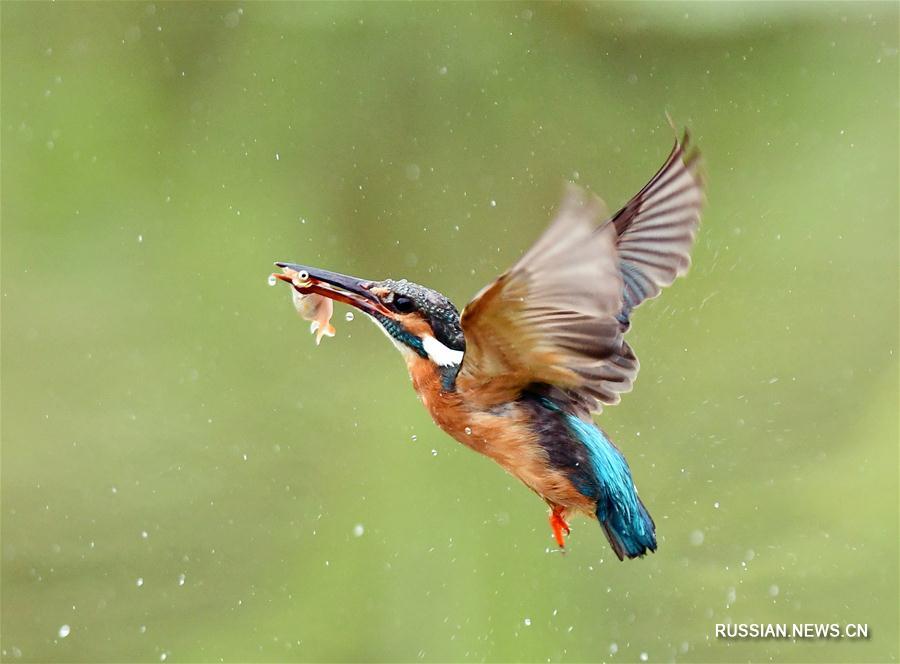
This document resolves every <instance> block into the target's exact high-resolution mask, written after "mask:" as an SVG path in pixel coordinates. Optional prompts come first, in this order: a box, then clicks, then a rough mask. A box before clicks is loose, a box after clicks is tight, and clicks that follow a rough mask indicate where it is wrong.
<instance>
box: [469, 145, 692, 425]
mask: <svg viewBox="0 0 900 664" xmlns="http://www.w3.org/2000/svg"><path fill="white" fill-rule="evenodd" d="M687 143H688V135H687V133H685V137H684V140H683V141H678V140H676V141H675V146H674V147H673V148H672V151H671V153H670V154H669V156H668V158H667V159H666V161H665V163H664V164H663V166H662V167H661V168H660V169H659V171H658V172H657V173H656V175H654V176H653V178H651V180H650V181H649V182H648V183H647V184H646V185H645V186H644V188H643V189H641V190H640V191H639V192H638V193H637V194H635V196H634V197H632V199H631V200H630V201H628V203H627V204H626V205H625V206H624V207H623V208H622V209H621V210H619V211H618V212H617V213H616V214H614V215H613V216H612V217H610V218H609V219H607V220H606V222H605V223H603V224H602V225H601V226H600V227H599V228H598V227H597V226H596V223H597V221H598V220H599V219H602V218H603V214H604V213H603V204H602V202H601V201H600V200H599V199H597V198H595V197H592V198H590V199H587V198H586V197H585V194H584V192H583V191H582V190H581V189H579V188H578V187H575V186H570V188H569V189H568V191H567V193H566V196H565V198H564V199H563V203H562V206H561V208H560V211H559V213H558V214H557V216H556V218H555V219H554V221H553V223H552V224H551V225H550V227H549V228H548V229H547V230H546V231H545V232H544V234H543V235H542V236H541V237H540V238H539V239H538V241H537V242H535V244H534V246H532V247H531V249H530V250H529V251H528V252H527V253H526V254H525V255H524V256H523V257H522V258H521V259H520V260H519V261H518V262H517V263H516V264H515V265H514V266H513V267H512V268H510V269H509V270H508V271H507V272H505V273H504V274H502V275H501V276H500V277H499V278H498V279H497V280H496V281H494V282H493V283H492V284H490V285H488V286H487V287H485V288H484V289H483V290H482V291H481V292H480V293H479V294H478V295H476V296H475V298H474V299H473V300H472V301H471V302H470V303H469V304H468V306H466V308H465V309H464V310H463V313H462V319H461V325H462V328H463V334H464V335H465V338H466V352H465V355H464V357H463V362H462V366H461V367H460V371H459V374H458V377H457V384H458V385H459V386H460V387H462V388H463V389H466V388H475V389H473V392H472V393H473V394H476V393H477V394H479V395H480V398H482V399H483V400H484V401H485V402H486V403H502V402H504V401H508V400H510V399H515V398H516V397H517V396H518V395H519V394H520V393H521V391H522V390H523V389H526V388H528V389H530V390H535V391H537V392H538V393H541V394H544V395H546V396H549V397H551V398H553V399H556V400H558V401H565V402H568V403H569V404H570V406H571V407H572V409H573V410H574V411H575V412H576V413H577V414H578V415H579V416H581V417H583V418H586V419H588V418H589V417H590V413H591V412H597V411H599V410H601V408H602V405H603V404H616V403H618V402H619V400H620V395H621V393H623V392H628V391H629V390H630V389H631V387H632V385H633V383H634V379H635V377H636V376H637V373H638V369H639V368H640V364H639V362H638V359H637V357H636V356H635V354H634V352H633V351H632V350H631V347H630V346H629V345H628V343H627V342H625V340H624V339H623V335H624V333H625V332H626V331H627V330H628V327H629V320H628V315H629V313H630V312H631V310H632V309H633V308H634V307H636V306H637V305H639V304H640V303H641V302H643V301H644V300H646V299H649V298H652V297H656V296H657V295H659V292H660V290H661V289H662V288H664V287H665V286H668V285H670V284H671V283H672V282H673V281H674V280H675V278H676V277H678V276H679V275H681V274H684V273H685V272H686V271H687V269H688V267H689V266H690V250H691V247H692V245H693V242H694V236H695V235H696V232H697V227H698V225H699V223H700V208H701V206H702V203H703V181H702V178H701V177H700V174H699V166H698V165H699V155H698V153H696V152H695V153H693V154H690V155H689V154H688V153H687V152H686V146H687Z"/></svg>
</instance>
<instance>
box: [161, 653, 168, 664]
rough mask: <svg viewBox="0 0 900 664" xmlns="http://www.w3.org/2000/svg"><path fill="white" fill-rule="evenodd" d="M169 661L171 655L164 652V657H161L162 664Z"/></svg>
mask: <svg viewBox="0 0 900 664" xmlns="http://www.w3.org/2000/svg"><path fill="white" fill-rule="evenodd" d="M167 659H169V653H167V652H164V653H163V654H162V655H160V656H159V661H160V662H165V661H166V660H167Z"/></svg>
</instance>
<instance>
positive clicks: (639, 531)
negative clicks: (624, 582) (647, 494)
mask: <svg viewBox="0 0 900 664" xmlns="http://www.w3.org/2000/svg"><path fill="white" fill-rule="evenodd" d="M557 408H558V407H557ZM566 419H567V421H568V423H569V426H570V427H571V429H572V432H573V433H574V434H575V437H576V438H578V440H579V441H580V442H581V443H582V444H583V445H584V446H585V448H586V449H587V453H588V458H589V459H590V462H591V467H592V469H593V471H594V473H593V474H594V482H592V483H590V486H585V487H583V489H579V491H581V492H582V493H583V494H584V495H586V496H590V497H591V498H594V499H596V501H597V512H596V514H597V520H598V521H599V522H600V525H601V526H602V527H603V532H604V533H606V537H607V539H608V540H609V544H610V546H612V548H613V550H614V551H615V552H616V555H617V556H619V560H624V559H625V557H626V556H627V557H628V558H637V557H639V556H643V555H645V554H646V553H647V551H656V526H655V524H654V523H653V519H652V518H651V517H650V513H649V512H648V511H647V508H646V507H644V503H642V502H641V499H640V498H638V494H637V489H636V488H635V486H634V480H632V479H631V469H630V468H628V463H627V462H626V461H625V457H624V456H622V453H621V452H620V451H619V449H618V448H617V447H616V446H615V445H613V444H612V442H610V440H609V438H607V437H606V434H605V433H603V432H602V431H601V430H600V429H598V428H597V427H596V426H594V425H593V423H591V422H585V421H584V420H582V419H581V418H579V417H576V416H575V415H572V414H566Z"/></svg>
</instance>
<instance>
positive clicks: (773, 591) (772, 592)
mask: <svg viewBox="0 0 900 664" xmlns="http://www.w3.org/2000/svg"><path fill="white" fill-rule="evenodd" d="M779 592H781V591H780V590H779V588H778V586H777V585H775V584H774V583H773V584H772V585H771V586H769V597H778V593H779Z"/></svg>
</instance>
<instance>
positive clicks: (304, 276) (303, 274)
mask: <svg viewBox="0 0 900 664" xmlns="http://www.w3.org/2000/svg"><path fill="white" fill-rule="evenodd" d="M297 278H298V279H299V280H300V281H309V272H307V271H306V270H300V271H299V272H298V273H297Z"/></svg>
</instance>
